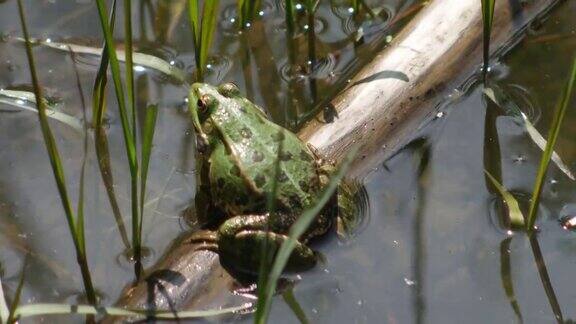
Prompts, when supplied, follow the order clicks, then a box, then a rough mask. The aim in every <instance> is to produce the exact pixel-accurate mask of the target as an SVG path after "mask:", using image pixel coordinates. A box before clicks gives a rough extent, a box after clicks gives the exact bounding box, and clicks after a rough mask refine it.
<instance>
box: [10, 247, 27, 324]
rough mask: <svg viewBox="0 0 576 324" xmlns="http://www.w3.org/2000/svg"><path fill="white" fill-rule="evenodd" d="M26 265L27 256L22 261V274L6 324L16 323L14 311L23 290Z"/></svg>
mask: <svg viewBox="0 0 576 324" xmlns="http://www.w3.org/2000/svg"><path fill="white" fill-rule="evenodd" d="M27 265H28V255H26V258H25V259H24V265H23V266H22V274H21V275H20V280H19V281H18V287H16V293H15V294H14V298H13V300H12V305H11V306H10V316H9V317H8V320H7V322H8V323H9V324H12V323H16V309H18V305H20V299H21V296H22V288H24V278H25V277H26V266H27Z"/></svg>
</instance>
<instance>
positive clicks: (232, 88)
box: [218, 82, 240, 98]
mask: <svg viewBox="0 0 576 324" xmlns="http://www.w3.org/2000/svg"><path fill="white" fill-rule="evenodd" d="M218 92H220V94H221V95H223V96H224V97H228V98H230V97H234V96H238V95H240V89H238V86H237V85H235V84H234V83H232V82H229V83H224V84H221V85H220V86H219V87H218Z"/></svg>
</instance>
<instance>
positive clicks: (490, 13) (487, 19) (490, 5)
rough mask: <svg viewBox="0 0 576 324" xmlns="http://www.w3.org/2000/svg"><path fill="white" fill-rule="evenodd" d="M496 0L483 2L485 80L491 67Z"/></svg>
mask: <svg viewBox="0 0 576 324" xmlns="http://www.w3.org/2000/svg"><path fill="white" fill-rule="evenodd" d="M495 2H496V0H482V25H483V26H482V27H483V39H484V41H483V56H484V64H483V69H482V73H483V75H484V78H486V75H487V73H488V67H489V65H490V34H491V32H492V22H493V20H494V4H495Z"/></svg>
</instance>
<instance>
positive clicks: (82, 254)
mask: <svg viewBox="0 0 576 324" xmlns="http://www.w3.org/2000/svg"><path fill="white" fill-rule="evenodd" d="M18 14H19V16H20V22H21V25H22V32H23V34H24V39H25V40H26V41H25V44H26V55H27V58H28V67H29V70H30V76H31V79H32V85H33V88H34V95H35V96H36V103H37V108H38V120H39V123H40V128H41V131H42V137H43V138H44V144H45V145H46V150H47V151H48V157H49V159H50V165H51V166H52V173H53V174H54V178H55V180H56V186H57V188H58V193H59V194H60V200H61V202H62V206H63V208H64V213H65V215H66V220H67V223H68V228H69V230H70V234H71V235H72V238H73V241H74V246H75V248H76V254H77V259H78V263H79V265H80V269H81V272H82V278H83V281H84V288H85V289H86V295H87V297H88V300H89V301H90V302H91V303H95V302H96V294H95V292H94V287H93V285H92V279H91V277H90V272H89V271H87V270H88V266H87V261H86V251H85V250H83V249H82V245H81V244H80V241H81V240H83V239H79V237H78V235H79V233H78V232H77V231H76V220H75V218H74V214H73V211H72V205H71V203H70V198H69V196H68V191H67V190H66V180H65V175H64V168H63V167H62V163H61V160H60V154H59V153H58V148H57V146H56V141H55V140H54V136H53V134H52V131H51V130H50V124H49V123H48V117H47V116H46V104H45V102H44V101H43V100H42V90H41V88H40V82H39V81H38V77H37V75H36V64H35V62H34V56H33V54H32V45H31V43H30V37H29V35H28V28H27V26H26V18H25V15H24V8H23V6H22V1H21V0H18Z"/></svg>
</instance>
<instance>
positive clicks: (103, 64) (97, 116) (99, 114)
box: [68, 0, 116, 128]
mask: <svg viewBox="0 0 576 324" xmlns="http://www.w3.org/2000/svg"><path fill="white" fill-rule="evenodd" d="M115 22H116V0H114V1H113V2H112V8H111V10H110V18H109V22H108V24H109V25H110V27H111V28H112V29H114V24H115ZM68 48H70V46H68ZM75 52H76V51H75ZM101 57H102V58H101V59H100V65H99V66H98V72H97V73H96V80H94V88H93V90H92V116H93V117H92V118H93V120H92V125H93V127H94V128H99V127H101V126H102V123H103V122H104V114H105V112H106V85H107V84H108V74H107V71H108V65H109V63H110V57H109V56H108V48H107V47H106V42H104V45H103V46H102V54H101Z"/></svg>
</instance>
